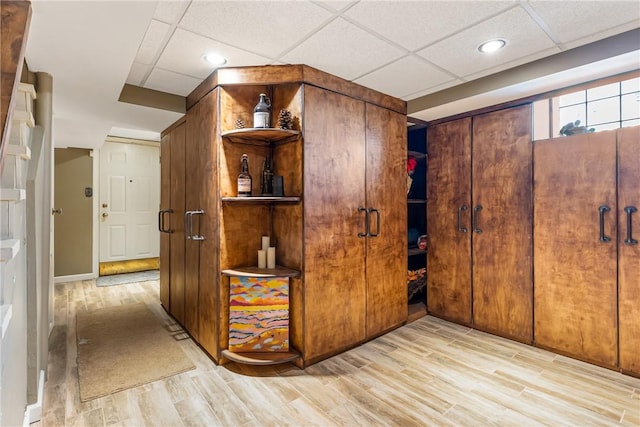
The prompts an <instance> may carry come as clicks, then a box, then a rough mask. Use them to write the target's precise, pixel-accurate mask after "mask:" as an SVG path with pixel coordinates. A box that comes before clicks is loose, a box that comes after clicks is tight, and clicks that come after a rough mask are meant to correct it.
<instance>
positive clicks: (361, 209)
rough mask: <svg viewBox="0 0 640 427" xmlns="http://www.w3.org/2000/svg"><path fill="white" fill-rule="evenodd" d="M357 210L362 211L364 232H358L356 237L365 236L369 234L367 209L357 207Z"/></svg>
mask: <svg viewBox="0 0 640 427" xmlns="http://www.w3.org/2000/svg"><path fill="white" fill-rule="evenodd" d="M358 212H364V233H358V237H367V235H368V234H369V210H368V209H365V208H363V207H359V208H358Z"/></svg>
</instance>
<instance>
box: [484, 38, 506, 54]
mask: <svg viewBox="0 0 640 427" xmlns="http://www.w3.org/2000/svg"><path fill="white" fill-rule="evenodd" d="M506 44H507V42H506V41H505V40H503V39H493V40H487V41H486V42H484V43H481V44H480V46H478V50H479V51H480V52H482V53H493V52H495V51H497V50H500V49H502V48H503V47H505V45H506Z"/></svg>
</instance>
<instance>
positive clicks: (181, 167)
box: [169, 124, 185, 325]
mask: <svg viewBox="0 0 640 427" xmlns="http://www.w3.org/2000/svg"><path fill="white" fill-rule="evenodd" d="M170 187H171V209H172V210H173V212H172V213H171V214H170V218H171V230H172V233H171V235H170V236H171V255H170V258H171V264H170V267H169V268H170V277H171V279H170V283H171V292H170V293H171V296H170V298H171V304H170V307H171V308H170V313H171V315H172V316H173V317H175V319H176V320H177V321H178V322H180V324H182V325H184V307H185V305H184V279H185V278H184V274H185V267H184V261H185V258H184V251H185V245H184V221H183V217H184V209H185V197H184V188H185V125H184V124H181V125H180V126H178V127H176V128H175V129H174V130H173V131H171V186H170Z"/></svg>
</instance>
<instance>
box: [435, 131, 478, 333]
mask: <svg viewBox="0 0 640 427" xmlns="http://www.w3.org/2000/svg"><path fill="white" fill-rule="evenodd" d="M427 154H428V163H427V234H428V236H429V250H428V252H427V309H428V312H429V313H431V314H433V315H436V316H440V317H443V318H446V319H450V320H453V321H455V322H459V323H464V324H470V323H471V237H470V236H471V223H470V221H469V218H470V208H471V187H470V185H471V119H470V118H466V119H461V120H456V121H452V122H447V123H442V124H439V125H436V126H432V127H429V128H428V130H427ZM458 215H460V223H458ZM461 229H462V231H461Z"/></svg>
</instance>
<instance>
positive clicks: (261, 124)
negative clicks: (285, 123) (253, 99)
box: [253, 93, 271, 128]
mask: <svg viewBox="0 0 640 427" xmlns="http://www.w3.org/2000/svg"><path fill="white" fill-rule="evenodd" d="M269 123H271V102H270V100H269V98H267V95H265V94H264V93H261V94H260V100H258V103H257V104H256V106H255V108H254V109H253V127H254V128H268V127H269Z"/></svg>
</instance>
